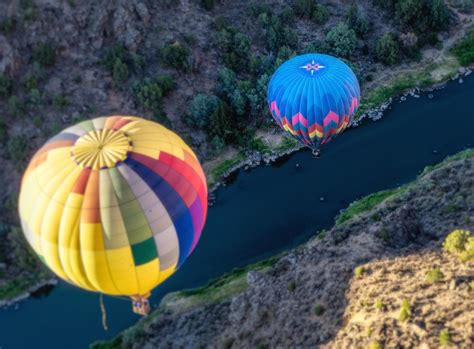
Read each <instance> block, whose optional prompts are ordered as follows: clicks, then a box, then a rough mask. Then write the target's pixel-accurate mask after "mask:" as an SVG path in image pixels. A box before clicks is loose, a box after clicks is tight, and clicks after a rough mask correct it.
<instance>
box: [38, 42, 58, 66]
mask: <svg viewBox="0 0 474 349" xmlns="http://www.w3.org/2000/svg"><path fill="white" fill-rule="evenodd" d="M33 60H34V61H36V62H38V63H39V64H40V65H42V66H44V67H51V66H53V65H54V63H56V52H55V50H54V49H53V48H52V47H51V46H49V45H48V44H39V45H38V46H36V47H35V48H34V49H33Z"/></svg>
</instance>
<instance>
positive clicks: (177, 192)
mask: <svg viewBox="0 0 474 349" xmlns="http://www.w3.org/2000/svg"><path fill="white" fill-rule="evenodd" d="M19 213H20V218H21V223H22V227H23V231H24V234H25V236H26V238H27V240H28V242H29V244H30V245H31V246H32V247H33V249H34V251H35V252H36V253H37V254H38V256H39V257H40V258H41V260H42V261H43V262H44V263H45V264H46V265H47V266H48V267H49V268H50V269H51V270H52V271H53V272H54V273H56V274H57V275H58V276H60V277H61V278H63V279H64V280H66V281H68V282H71V283H73V284H75V285H77V286H79V287H82V288H84V289H87V290H91V291H97V292H102V293H107V294H113V295H127V296H132V295H146V294H147V293H148V292H149V291H150V290H151V289H153V288H154V287H155V286H157V285H158V284H159V283H161V282H162V281H163V280H165V279H166V278H167V277H169V276H170V275H171V274H173V273H174V272H175V271H176V270H177V269H178V268H179V267H180V266H181V265H182V264H183V262H184V261H185V260H186V258H187V257H188V256H189V255H190V254H191V252H192V251H193V249H194V248H195V247H196V244H197V242H198V240H199V238H200V235H201V231H202V229H203V226H204V221H205V219H206V213H207V185H206V179H205V176H204V173H203V171H202V169H201V166H200V164H199V161H198V159H197V157H196V155H195V154H194V153H193V151H192V150H191V149H190V148H189V147H188V146H187V145H186V144H185V143H184V142H183V140H182V139H181V138H179V137H178V136H177V135H176V134H175V133H173V132H171V131H169V130H168V129H166V128H165V127H163V126H161V125H159V124H157V123H154V122H151V121H148V120H145V119H141V118H138V117H131V116H111V117H101V118H97V119H94V120H87V121H84V122H82V123H79V124H77V125H75V126H72V127H70V128H68V129H66V130H64V131H62V132H61V133H59V134H58V135H56V136H55V137H53V138H52V139H50V140H49V141H48V142H47V143H46V144H45V145H44V146H43V147H42V148H41V149H39V150H38V152H37V153H36V154H35V155H34V157H33V158H32V160H31V162H30V164H29V166H28V168H27V170H26V172H25V174H24V176H23V179H22V184H21V192H20V200H19Z"/></svg>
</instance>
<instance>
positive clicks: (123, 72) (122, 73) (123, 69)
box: [112, 58, 129, 83]
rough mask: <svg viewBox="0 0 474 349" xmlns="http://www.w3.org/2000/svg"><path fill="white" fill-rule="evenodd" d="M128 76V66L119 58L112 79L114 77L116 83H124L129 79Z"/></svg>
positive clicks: (115, 63)
mask: <svg viewBox="0 0 474 349" xmlns="http://www.w3.org/2000/svg"><path fill="white" fill-rule="evenodd" d="M128 76H129V71H128V66H127V65H126V64H125V63H123V62H122V61H121V60H120V59H118V58H117V59H116V60H115V62H114V67H113V69H112V79H114V81H115V82H116V83H123V82H125V81H126V80H127V79H128Z"/></svg>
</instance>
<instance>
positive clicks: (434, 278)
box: [426, 267, 444, 284]
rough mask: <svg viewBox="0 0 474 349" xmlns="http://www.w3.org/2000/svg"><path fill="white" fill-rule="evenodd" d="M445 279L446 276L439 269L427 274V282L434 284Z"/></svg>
mask: <svg viewBox="0 0 474 349" xmlns="http://www.w3.org/2000/svg"><path fill="white" fill-rule="evenodd" d="M443 279H444V274H443V272H442V271H441V269H440V268H439V267H436V268H434V269H433V270H430V271H429V272H427V273H426V282H427V283H429V284H434V283H435V282H439V281H441V280H443Z"/></svg>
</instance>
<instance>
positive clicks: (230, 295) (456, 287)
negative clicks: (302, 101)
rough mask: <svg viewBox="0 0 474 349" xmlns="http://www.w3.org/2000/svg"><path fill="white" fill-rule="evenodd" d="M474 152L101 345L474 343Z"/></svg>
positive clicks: (181, 297) (177, 300) (167, 304)
mask: <svg viewBox="0 0 474 349" xmlns="http://www.w3.org/2000/svg"><path fill="white" fill-rule="evenodd" d="M473 188H474V152H473V151H472V150H470V151H465V152H462V153H460V154H458V155H456V156H454V157H451V158H448V160H447V161H445V162H444V163H442V164H441V165H437V166H435V167H431V168H427V169H426V170H425V172H424V173H423V174H422V175H421V176H420V177H419V178H418V179H417V180H416V181H414V182H412V183H410V184H407V185H404V186H402V187H400V188H397V189H395V190H390V191H387V192H381V193H377V194H373V195H370V196H368V197H366V198H364V199H362V200H361V201H359V202H356V203H354V204H352V205H351V206H350V207H349V208H348V209H347V210H346V211H345V212H344V213H343V214H342V215H341V216H340V217H339V219H338V220H337V223H336V225H335V226H334V227H333V228H332V229H331V230H330V231H327V232H320V233H319V234H318V235H317V236H316V237H315V238H314V239H312V240H311V241H309V242H308V243H306V244H305V245H303V246H301V247H299V248H297V249H295V250H293V251H291V252H289V253H287V254H285V255H284V256H281V257H276V258H273V259H271V260H268V261H266V262H262V263H259V264H257V265H254V266H250V267H249V268H248V269H246V270H237V271H235V272H234V273H233V274H229V275H227V276H226V277H224V278H223V279H221V280H217V281H215V282H213V283H211V284H210V285H209V286H207V287H204V288H201V289H197V290H190V291H182V292H178V293H175V294H171V295H168V296H167V297H166V298H165V299H164V300H163V302H162V304H161V305H160V307H159V308H158V310H156V311H155V312H154V313H153V314H152V315H151V316H150V317H148V318H145V319H144V320H142V321H141V322H139V323H138V324H137V325H136V326H135V327H132V328H131V329H129V330H126V331H125V332H123V334H122V335H120V336H119V337H117V338H116V339H115V340H113V341H111V342H109V343H102V344H97V345H96V347H95V348H105V347H107V348H109V346H107V345H110V346H111V347H117V348H120V347H123V348H179V347H184V348H191V347H193V348H196V347H209V348H217V347H221V348H251V347H273V348H275V347H286V348H289V347H328V348H367V347H370V348H374V349H375V348H400V347H402V348H412V347H419V348H435V347H438V346H440V345H441V344H443V343H444V344H447V345H452V347H456V348H472V346H473V345H474V333H473V328H472V323H473V321H474V284H473V282H474V264H473V263H474V237H472V242H471V243H472V246H471V247H472V251H470V252H469V253H472V255H471V254H469V255H467V257H465V258H464V259H463V260H462V259H460V258H459V256H457V255H453V254H451V253H449V252H447V251H445V250H444V249H443V248H442V244H443V241H445V239H446V236H447V235H448V234H450V233H451V232H453V231H454V230H456V229H465V230H467V231H469V233H470V232H472V231H474V190H473Z"/></svg>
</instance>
